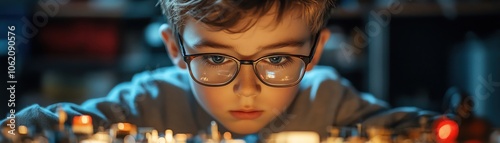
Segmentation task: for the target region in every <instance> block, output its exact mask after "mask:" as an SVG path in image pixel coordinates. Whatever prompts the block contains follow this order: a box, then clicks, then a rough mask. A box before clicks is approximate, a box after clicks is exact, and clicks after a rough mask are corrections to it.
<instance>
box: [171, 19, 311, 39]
mask: <svg viewBox="0 0 500 143" xmlns="http://www.w3.org/2000/svg"><path fill="white" fill-rule="evenodd" d="M253 20H256V21H255V24H254V25H253V26H252V27H250V29H248V30H246V31H244V32H239V33H228V32H227V31H224V30H219V31H215V30H214V28H213V27H211V26H209V25H206V24H204V23H202V22H200V21H198V20H195V19H193V18H187V19H186V21H185V26H184V28H183V32H182V33H181V35H182V36H183V37H184V39H185V42H186V45H188V46H190V45H191V46H192V45H194V44H195V43H196V42H199V41H211V42H215V43H223V44H225V45H229V46H235V47H236V46H243V45H245V46H252V47H263V46H266V45H269V44H274V43H275V42H277V41H287V40H288V41H290V40H296V41H299V40H302V41H308V40H310V39H311V35H312V33H311V31H310V27H309V25H307V21H305V20H304V19H301V18H300V16H298V14H297V13H296V12H287V13H285V14H284V15H283V17H282V19H281V20H280V21H278V20H276V15H275V14H273V11H270V12H269V13H268V14H266V15H264V16H262V17H259V18H255V17H253V16H247V17H245V18H243V19H242V20H241V21H239V22H238V24H237V25H236V27H231V28H233V29H238V28H241V26H244V25H245V24H248V23H249V22H252V21H253Z"/></svg>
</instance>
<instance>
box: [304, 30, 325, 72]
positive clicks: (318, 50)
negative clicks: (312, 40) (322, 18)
mask: <svg viewBox="0 0 500 143" xmlns="http://www.w3.org/2000/svg"><path fill="white" fill-rule="evenodd" d="M318 38H319V39H318V43H316V53H314V58H313V59H312V60H311V63H309V64H308V65H307V69H306V71H310V70H312V69H313V68H314V66H315V65H316V64H318V62H319V59H320V58H321V54H322V53H323V48H324V47H325V45H326V42H328V39H330V30H329V29H328V28H323V29H321V31H320V35H319V37H318Z"/></svg>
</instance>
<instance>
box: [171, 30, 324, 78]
mask: <svg viewBox="0 0 500 143" xmlns="http://www.w3.org/2000/svg"><path fill="white" fill-rule="evenodd" d="M318 36H319V33H318V34H316V36H315V40H314V44H313V46H312V48H311V51H310V53H309V56H302V55H291V54H276V55H268V56H264V57H261V58H259V59H257V60H239V59H237V58H235V57H233V56H230V55H225V54H220V53H202V54H192V55H186V51H185V49H184V45H183V41H184V40H183V39H182V36H181V35H180V34H179V33H177V39H178V40H177V42H178V43H177V44H178V45H179V47H180V48H181V49H182V56H183V58H184V62H186V63H187V65H188V69H189V73H190V75H191V78H193V79H194V81H196V82H197V83H199V84H201V85H205V86H224V85H227V84H229V83H231V82H232V81H233V80H234V79H235V78H236V76H237V75H238V73H239V71H240V69H241V65H252V66H253V70H254V73H255V75H256V76H257V77H258V78H259V80H260V81H261V82H262V83H264V84H266V85H268V86H273V87H287V86H294V85H296V84H298V83H299V82H300V80H302V77H304V73H305V71H306V67H307V65H308V64H309V63H310V62H311V60H312V59H313V56H314V52H315V50H316V43H317V41H318Z"/></svg>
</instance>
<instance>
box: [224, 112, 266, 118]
mask: <svg viewBox="0 0 500 143" xmlns="http://www.w3.org/2000/svg"><path fill="white" fill-rule="evenodd" d="M263 112H264V111H263V110H230V111H229V113H231V115H232V116H233V117H235V118H237V119H240V120H253V119H257V118H259V117H260V116H261V115H262V113H263Z"/></svg>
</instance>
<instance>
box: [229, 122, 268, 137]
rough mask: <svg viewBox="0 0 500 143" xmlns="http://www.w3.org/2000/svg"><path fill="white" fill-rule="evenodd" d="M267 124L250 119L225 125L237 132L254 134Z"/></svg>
mask: <svg viewBox="0 0 500 143" xmlns="http://www.w3.org/2000/svg"><path fill="white" fill-rule="evenodd" d="M264 126H265V124H262V125H260V123H255V122H253V123H252V122H248V121H237V122H236V123H230V124H228V125H227V126H225V127H226V128H227V129H228V130H230V131H231V132H233V133H237V134H242V135H246V134H253V133H257V132H258V131H260V130H261V129H262V128H263V127H264Z"/></svg>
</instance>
